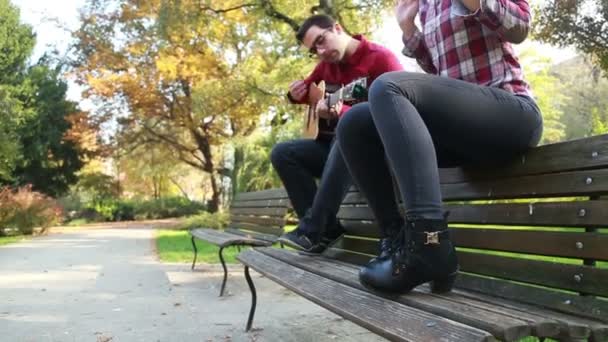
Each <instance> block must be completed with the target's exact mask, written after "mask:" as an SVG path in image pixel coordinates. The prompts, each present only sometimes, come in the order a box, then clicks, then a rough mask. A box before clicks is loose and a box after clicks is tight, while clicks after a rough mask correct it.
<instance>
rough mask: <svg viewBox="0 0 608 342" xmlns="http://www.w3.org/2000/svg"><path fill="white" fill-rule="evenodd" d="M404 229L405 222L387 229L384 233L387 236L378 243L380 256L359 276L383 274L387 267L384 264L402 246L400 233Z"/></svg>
mask: <svg viewBox="0 0 608 342" xmlns="http://www.w3.org/2000/svg"><path fill="white" fill-rule="evenodd" d="M402 228H403V220H399V221H396V222H393V224H391V225H390V226H389V227H388V228H387V229H385V230H384V231H383V234H384V235H385V236H386V237H384V238H382V239H380V241H379V242H378V249H379V250H378V256H376V257H375V258H372V259H371V260H370V261H369V262H368V263H367V264H366V265H365V266H363V268H362V269H361V272H360V273H359V276H360V277H362V275H363V277H366V275H368V274H376V273H378V272H382V269H383V268H384V267H385V265H384V262H385V261H386V260H388V259H390V258H391V257H392V256H393V254H394V253H395V251H396V250H397V248H398V247H399V245H400V242H399V240H400V238H399V236H400V235H399V233H400V231H401V229H402Z"/></svg>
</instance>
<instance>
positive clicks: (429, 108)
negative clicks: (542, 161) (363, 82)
mask: <svg viewBox="0 0 608 342" xmlns="http://www.w3.org/2000/svg"><path fill="white" fill-rule="evenodd" d="M541 134H542V117H541V114H540V111H539V109H538V107H537V106H536V104H535V103H534V101H533V100H532V99H530V98H528V97H525V96H516V95H513V94H512V93H509V92H507V91H505V90H502V89H499V88H493V87H483V86H478V85H476V84H472V83H468V82H465V81H461V80H456V79H450V78H446V77H440V76H435V75H427V74H421V73H409V72H391V73H387V74H384V75H382V76H381V77H380V78H378V79H376V80H375V81H374V83H373V84H372V86H371V89H370V91H369V102H368V103H361V104H358V105H356V106H354V107H353V108H351V109H350V110H349V113H348V115H346V116H345V117H344V118H342V119H341V120H340V122H339V124H338V129H337V139H338V143H339V145H340V148H341V150H342V154H343V157H344V159H345V161H346V164H347V166H348V169H349V171H350V173H351V176H352V178H353V181H354V183H355V184H356V185H357V186H358V187H359V190H360V191H361V192H362V193H363V194H364V195H365V196H366V198H367V200H368V202H369V205H370V207H371V209H372V210H373V211H374V214H375V216H376V219H377V220H378V223H379V225H380V227H381V228H382V229H386V227H388V226H389V225H390V224H391V222H395V220H398V218H399V217H400V215H399V212H398V210H397V204H396V203H395V200H394V199H395V195H394V190H393V186H392V181H391V176H392V175H393V174H394V177H395V179H396V181H397V184H398V185H399V190H400V192H401V193H400V195H401V198H402V199H403V200H404V203H405V207H406V216H415V217H419V218H426V219H440V218H443V209H442V198H441V191H440V184H439V172H438V167H452V166H459V165H464V164H472V163H485V162H491V161H500V160H505V159H509V158H512V157H514V156H516V155H517V154H519V153H521V152H523V151H525V150H526V149H528V148H530V147H533V146H535V145H536V144H538V142H539V140H540V137H541ZM387 161H388V162H387Z"/></svg>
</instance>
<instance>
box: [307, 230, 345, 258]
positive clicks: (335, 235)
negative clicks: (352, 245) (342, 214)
mask: <svg viewBox="0 0 608 342" xmlns="http://www.w3.org/2000/svg"><path fill="white" fill-rule="evenodd" d="M345 232H346V231H345V230H344V228H342V226H341V225H336V226H335V227H334V228H332V229H331V230H329V231H327V232H325V233H324V234H323V236H321V239H320V240H319V242H318V243H316V244H314V245H313V246H312V247H311V248H309V249H307V250H305V251H302V252H301V254H308V255H318V254H321V253H323V252H325V250H326V249H327V248H329V246H331V245H333V244H334V243H335V242H336V241H338V240H339V239H340V238H341V237H342V236H344V233H345Z"/></svg>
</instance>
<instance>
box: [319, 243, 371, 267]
mask: <svg viewBox="0 0 608 342" xmlns="http://www.w3.org/2000/svg"><path fill="white" fill-rule="evenodd" d="M323 256H324V257H327V258H331V259H335V260H338V261H342V262H346V263H349V264H353V265H360V266H361V265H365V264H366V263H368V262H369V260H370V259H371V258H372V257H373V256H372V255H367V254H361V253H355V252H351V251H347V250H344V249H339V248H333V247H330V248H328V249H326V250H325V252H323Z"/></svg>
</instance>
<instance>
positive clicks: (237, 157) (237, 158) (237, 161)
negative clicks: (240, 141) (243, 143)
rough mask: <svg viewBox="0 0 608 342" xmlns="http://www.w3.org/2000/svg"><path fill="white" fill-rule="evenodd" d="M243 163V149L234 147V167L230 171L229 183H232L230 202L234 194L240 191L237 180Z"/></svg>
mask: <svg viewBox="0 0 608 342" xmlns="http://www.w3.org/2000/svg"><path fill="white" fill-rule="evenodd" d="M244 161H245V151H244V150H243V147H240V146H236V147H235V148H234V166H233V169H232V174H231V175H230V182H231V183H232V194H231V195H232V196H231V199H230V200H232V198H234V196H236V194H237V193H239V192H240V191H241V190H242V189H241V188H240V184H239V180H240V176H241V171H242V169H243V163H244Z"/></svg>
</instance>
